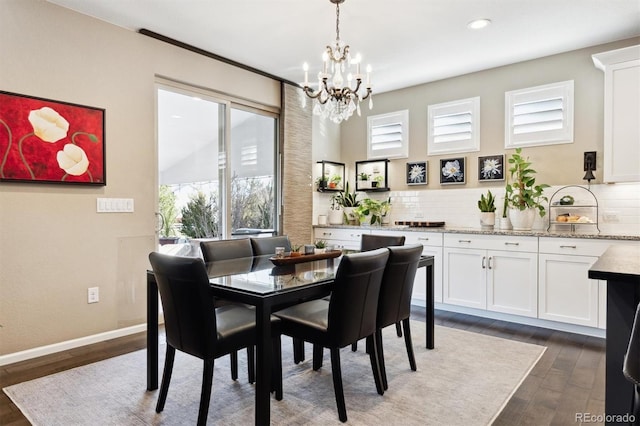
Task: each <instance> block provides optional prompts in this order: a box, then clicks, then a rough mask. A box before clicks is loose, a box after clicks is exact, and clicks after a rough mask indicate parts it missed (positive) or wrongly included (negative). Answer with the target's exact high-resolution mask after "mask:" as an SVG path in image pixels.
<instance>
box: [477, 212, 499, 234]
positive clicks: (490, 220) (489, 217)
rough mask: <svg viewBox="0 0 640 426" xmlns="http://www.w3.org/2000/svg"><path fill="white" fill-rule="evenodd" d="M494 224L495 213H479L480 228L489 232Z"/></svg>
mask: <svg viewBox="0 0 640 426" xmlns="http://www.w3.org/2000/svg"><path fill="white" fill-rule="evenodd" d="M495 224H496V213H495V212H480V228H482V229H484V230H491V229H493V227H494V226H495Z"/></svg>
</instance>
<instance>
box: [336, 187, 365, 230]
mask: <svg viewBox="0 0 640 426" xmlns="http://www.w3.org/2000/svg"><path fill="white" fill-rule="evenodd" d="M333 198H334V200H335V202H336V203H337V204H338V205H339V206H340V207H342V209H343V211H344V215H345V217H346V219H347V223H350V224H355V222H356V219H357V218H356V216H355V215H354V214H353V210H354V208H356V207H358V206H359V205H360V201H359V200H358V194H357V193H356V191H353V192H349V182H348V181H347V183H346V184H345V186H344V191H340V192H338V193H337V194H335V195H334V196H333Z"/></svg>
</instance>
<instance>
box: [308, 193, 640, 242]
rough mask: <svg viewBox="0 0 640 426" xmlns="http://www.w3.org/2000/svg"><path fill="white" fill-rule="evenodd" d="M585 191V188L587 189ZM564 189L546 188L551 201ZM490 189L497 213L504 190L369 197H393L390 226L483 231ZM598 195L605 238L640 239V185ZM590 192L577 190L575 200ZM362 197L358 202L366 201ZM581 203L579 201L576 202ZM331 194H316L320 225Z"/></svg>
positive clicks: (542, 223)
mask: <svg viewBox="0 0 640 426" xmlns="http://www.w3.org/2000/svg"><path fill="white" fill-rule="evenodd" d="M585 187H586V186H585ZM560 188H562V186H553V187H551V188H547V190H546V191H545V195H546V196H547V197H548V198H551V196H552V195H553V194H554V193H555V192H556V191H557V190H558V189H560ZM487 189H490V190H491V192H492V193H493V194H494V195H496V198H497V202H496V207H497V210H496V213H500V212H501V211H502V210H501V208H502V203H503V197H504V188H503V187H498V188H496V187H485V188H455V189H454V188H451V189H427V190H408V191H393V190H392V191H390V192H386V193H382V194H380V193H378V194H376V193H369V195H368V196H369V197H371V198H378V199H384V198H386V197H388V196H390V197H391V201H392V206H393V207H392V209H391V223H392V224H393V223H394V222H395V221H397V220H420V221H445V222H446V224H447V226H451V227H460V228H480V219H479V211H478V207H477V201H478V199H479V198H480V195H481V194H484V193H486V191H487ZM589 189H590V190H591V192H592V193H593V194H594V195H595V197H596V200H597V204H598V226H599V228H600V232H601V233H603V234H617V235H640V183H618V184H609V185H607V184H599V185H591V187H590V188H589ZM584 194H587V195H588V193H587V192H584V191H581V190H579V189H577V190H576V197H577V196H578V195H584ZM364 197H365V195H364V194H360V195H359V197H358V198H359V199H362V198H364ZM577 201H578V199H576V202H577ZM329 204H330V194H321V193H318V192H314V198H313V207H314V209H313V210H314V220H313V223H314V224H317V223H318V215H320V214H326V213H327V211H328V210H329ZM547 211H548V210H547ZM548 219H549V214H547V215H545V217H544V218H540V217H539V216H536V222H535V223H534V226H533V229H535V230H546V229H547V227H548V225H549V222H548Z"/></svg>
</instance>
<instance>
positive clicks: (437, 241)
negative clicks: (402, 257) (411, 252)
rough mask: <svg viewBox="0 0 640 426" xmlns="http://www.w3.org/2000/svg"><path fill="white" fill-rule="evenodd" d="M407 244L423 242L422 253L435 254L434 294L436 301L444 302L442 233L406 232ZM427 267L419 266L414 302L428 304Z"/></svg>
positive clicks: (414, 287)
mask: <svg viewBox="0 0 640 426" xmlns="http://www.w3.org/2000/svg"><path fill="white" fill-rule="evenodd" d="M403 235H404V236H405V242H404V243H405V244H422V254H423V255H424V256H433V295H434V301H435V302H437V303H442V233H440V232H405V233H403ZM426 279H427V268H418V270H417V271H416V279H415V282H414V285H413V295H412V297H411V300H412V303H413V304H415V305H420V306H426V303H427V293H426V287H425V282H426Z"/></svg>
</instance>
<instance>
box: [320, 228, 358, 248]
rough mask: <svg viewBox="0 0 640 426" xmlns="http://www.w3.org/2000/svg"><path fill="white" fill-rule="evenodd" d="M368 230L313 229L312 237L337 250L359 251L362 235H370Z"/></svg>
mask: <svg viewBox="0 0 640 426" xmlns="http://www.w3.org/2000/svg"><path fill="white" fill-rule="evenodd" d="M370 233H371V232H370V231H369V230H368V229H354V228H315V229H314V231H313V236H314V238H315V239H316V240H325V241H326V242H327V244H334V245H335V246H336V247H337V248H341V249H342V248H345V249H349V250H360V240H361V239H362V234H370Z"/></svg>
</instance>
